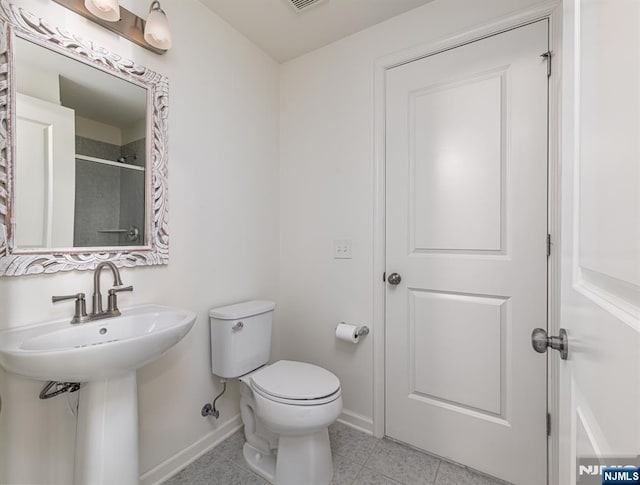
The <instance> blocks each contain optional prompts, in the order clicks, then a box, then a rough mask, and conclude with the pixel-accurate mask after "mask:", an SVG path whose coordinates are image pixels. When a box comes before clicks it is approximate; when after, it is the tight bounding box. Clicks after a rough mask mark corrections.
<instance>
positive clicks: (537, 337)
mask: <svg viewBox="0 0 640 485" xmlns="http://www.w3.org/2000/svg"><path fill="white" fill-rule="evenodd" d="M531 345H532V346H533V350H535V351H536V352H539V353H541V354H544V353H545V352H546V351H547V348H548V347H551V348H552V349H554V350H557V351H559V352H560V358H561V359H562V360H567V357H568V356H569V338H568V337H567V331H566V330H565V329H564V328H561V329H560V332H559V334H558V336H557V337H549V336H548V335H547V331H546V330H545V329H544V328H536V329H535V330H534V331H533V332H532V333H531Z"/></svg>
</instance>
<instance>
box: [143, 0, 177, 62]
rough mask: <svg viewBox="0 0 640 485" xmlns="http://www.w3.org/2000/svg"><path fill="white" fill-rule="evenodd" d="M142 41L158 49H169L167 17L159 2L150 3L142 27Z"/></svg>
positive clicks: (169, 35) (169, 32)
mask: <svg viewBox="0 0 640 485" xmlns="http://www.w3.org/2000/svg"><path fill="white" fill-rule="evenodd" d="M144 40H146V41H147V42H148V43H149V44H151V45H152V46H153V47H157V48H158V49H164V50H168V49H171V45H172V41H171V30H170V29H169V21H168V20H167V15H166V14H165V13H164V11H163V10H162V9H161V8H160V2H158V1H157V0H156V1H153V2H151V7H150V8H149V15H148V16H147V23H146V25H145V27H144Z"/></svg>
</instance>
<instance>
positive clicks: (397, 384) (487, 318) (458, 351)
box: [385, 20, 548, 485]
mask: <svg viewBox="0 0 640 485" xmlns="http://www.w3.org/2000/svg"><path fill="white" fill-rule="evenodd" d="M547 50H548V22H547V21H546V20H544V21H539V22H536V23H532V24H530V25H526V26H523V27H520V28H518V29H514V30H511V31H508V32H504V33H501V34H499V35H495V36H492V37H488V38H485V39H482V40H479V41H476V42H472V43H469V44H466V45H464V46H461V47H458V48H455V49H451V50H448V51H445V52H442V53H439V54H436V55H432V56H430V57H426V58H424V59H420V60H416V61H414V62H410V63H407V64H404V65H401V66H398V67H395V68H392V69H389V70H388V71H387V74H386V269H387V273H386V275H387V296H386V336H385V341H386V349H385V355H386V361H385V372H386V378H385V398H386V406H385V410H386V411H385V428H386V429H385V432H386V434H387V435H388V436H390V437H391V438H394V439H397V440H400V441H403V442H406V443H409V444H411V445H414V446H416V447H419V448H422V449H424V450H427V451H429V452H431V453H434V454H437V455H440V456H442V457H445V458H448V459H451V460H454V461H456V462H459V463H462V464H465V465H467V466H470V467H473V468H475V469H478V470H481V471H483V472H486V473H488V474H491V475H494V476H496V477H499V478H502V479H504V480H507V481H510V482H513V483H517V484H518V485H529V484H531V485H533V484H536V485H540V484H544V483H546V478H547V436H546V413H547V391H546V383H547V373H546V358H545V357H544V356H542V355H540V354H536V353H535V352H534V351H533V350H532V348H531V338H530V335H531V331H532V329H534V328H535V327H545V328H546V326H547V248H546V238H547V119H548V102H547V90H548V78H547V64H546V60H545V58H544V57H541V54H543V53H545V52H546V51H547ZM392 273H396V274H394V275H392ZM397 275H399V278H398V276H397ZM398 280H399V281H398Z"/></svg>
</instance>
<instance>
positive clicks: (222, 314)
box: [209, 300, 276, 320]
mask: <svg viewBox="0 0 640 485" xmlns="http://www.w3.org/2000/svg"><path fill="white" fill-rule="evenodd" d="M275 307H276V304H275V303H274V302H272V301H267V300H252V301H245V302H242V303H236V304H234V305H227V306H223V307H219V308H212V309H211V310H210V311H209V316H210V317H213V318H217V319H219V320H237V319H238V318H246V317H252V316H254V315H260V314H261V313H266V312H270V311H271V310H273V309H274V308H275Z"/></svg>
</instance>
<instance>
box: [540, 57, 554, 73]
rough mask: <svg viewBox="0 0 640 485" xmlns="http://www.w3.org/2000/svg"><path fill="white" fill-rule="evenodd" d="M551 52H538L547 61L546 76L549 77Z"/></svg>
mask: <svg viewBox="0 0 640 485" xmlns="http://www.w3.org/2000/svg"><path fill="white" fill-rule="evenodd" d="M552 56H553V53H552V52H551V51H547V52H545V53H544V54H540V57H544V58H545V60H546V61H547V77H551V57H552Z"/></svg>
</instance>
